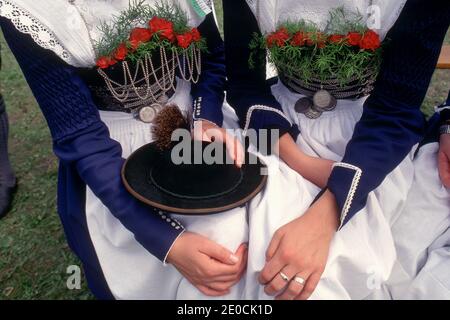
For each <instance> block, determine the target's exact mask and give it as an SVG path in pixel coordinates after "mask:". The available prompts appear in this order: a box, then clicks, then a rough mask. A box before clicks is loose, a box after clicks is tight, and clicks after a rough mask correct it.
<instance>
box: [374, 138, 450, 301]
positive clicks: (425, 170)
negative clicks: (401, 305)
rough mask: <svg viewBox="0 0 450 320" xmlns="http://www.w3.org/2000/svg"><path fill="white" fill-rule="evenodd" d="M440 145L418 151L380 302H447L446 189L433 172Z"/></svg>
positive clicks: (449, 216) (449, 220) (449, 238)
mask: <svg viewBox="0 0 450 320" xmlns="http://www.w3.org/2000/svg"><path fill="white" fill-rule="evenodd" d="M438 150H439V144H438V143H430V144H427V145H425V146H423V147H421V148H420V150H419V151H418V153H417V156H416V158H415V159H414V165H415V172H414V183H413V186H412V188H411V191H410V193H409V195H408V201H407V205H406V207H405V209H404V211H403V213H402V214H401V216H400V217H399V218H398V219H397V221H396V222H395V223H394V225H393V227H392V232H393V234H394V240H395V244H396V247H397V252H398V261H397V263H396V265H395V268H394V271H393V273H392V276H391V278H390V279H389V281H388V283H387V284H386V285H385V286H384V289H385V290H384V296H383V298H387V297H391V298H393V299H433V300H434V299H445V300H449V299H450V190H449V189H447V188H445V187H444V186H443V184H442V182H441V180H440V178H439V173H438V170H437V154H438Z"/></svg>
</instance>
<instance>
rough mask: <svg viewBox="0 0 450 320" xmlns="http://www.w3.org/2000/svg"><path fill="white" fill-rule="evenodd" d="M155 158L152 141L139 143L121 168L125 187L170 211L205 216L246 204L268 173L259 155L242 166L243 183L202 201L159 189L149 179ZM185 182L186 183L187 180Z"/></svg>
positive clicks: (155, 205) (159, 207)
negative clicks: (223, 193) (250, 162)
mask: <svg viewBox="0 0 450 320" xmlns="http://www.w3.org/2000/svg"><path fill="white" fill-rule="evenodd" d="M246 153H247V152H246ZM157 159H159V155H158V152H157V151H156V148H155V147H154V145H153V144H151V143H150V144H147V145H144V146H142V147H141V148H139V149H138V150H136V151H135V152H133V153H132V154H131V155H130V156H129V157H128V159H127V160H126V161H125V163H124V165H123V167H122V180H123V183H124V185H125V188H126V189H127V190H128V192H130V194H131V195H133V196H134V197H135V198H136V199H138V200H140V201H142V202H143V203H145V204H147V205H149V206H152V207H155V208H158V209H161V210H164V211H167V212H171V213H177V214H183V215H206V214H214V213H219V212H223V211H227V210H231V209H234V208H236V207H240V206H243V205H245V204H246V203H247V202H248V201H250V200H251V199H252V198H253V197H255V196H256V195H257V194H258V193H259V192H260V191H261V190H262V188H263V187H264V185H265V183H266V182H267V175H263V174H261V172H262V170H263V169H264V168H266V165H265V164H264V163H263V162H262V161H261V160H260V159H259V158H258V159H257V163H255V164H244V165H243V166H242V168H241V170H242V173H243V178H242V182H241V183H240V184H239V185H238V186H237V187H236V188H235V189H234V190H232V191H230V192H229V193H227V194H225V195H220V196H218V197H211V198H208V199H202V200H198V199H186V198H180V197H177V196H174V195H171V194H169V193H166V192H164V191H162V190H161V189H159V188H158V187H156V186H155V185H153V184H152V183H151V182H150V179H148V175H149V172H150V170H151V168H152V166H153V165H154V164H155V161H156V160H157ZM246 159H248V154H246ZM211 180H212V183H214V177H211ZM186 183H189V182H188V181H186ZM217 183H220V179H217Z"/></svg>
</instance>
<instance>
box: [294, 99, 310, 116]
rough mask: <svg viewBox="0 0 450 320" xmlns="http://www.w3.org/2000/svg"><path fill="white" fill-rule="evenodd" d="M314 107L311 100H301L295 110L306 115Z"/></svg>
mask: <svg viewBox="0 0 450 320" xmlns="http://www.w3.org/2000/svg"><path fill="white" fill-rule="evenodd" d="M312 106H313V103H312V101H311V99H310V98H306V97H305V98H300V99H298V101H297V102H296V103H295V107H294V110H295V112H297V113H305V112H306V111H308V110H309V109H310V108H311V107H312Z"/></svg>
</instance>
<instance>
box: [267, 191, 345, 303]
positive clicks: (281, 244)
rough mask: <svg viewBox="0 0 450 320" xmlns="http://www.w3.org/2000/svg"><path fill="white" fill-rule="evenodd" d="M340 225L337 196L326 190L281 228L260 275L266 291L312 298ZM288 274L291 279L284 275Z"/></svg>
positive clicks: (293, 297) (283, 296)
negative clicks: (305, 210) (303, 212)
mask: <svg viewBox="0 0 450 320" xmlns="http://www.w3.org/2000/svg"><path fill="white" fill-rule="evenodd" d="M338 226H339V219H338V208H337V205H336V200H335V198H334V195H333V194H332V193H331V192H330V191H326V192H325V193H324V194H323V195H322V197H321V198H320V199H319V200H318V201H317V202H316V203H315V204H314V205H313V206H311V208H310V209H309V210H308V211H307V212H306V213H305V214H304V215H303V216H301V217H300V218H298V219H296V220H294V221H292V222H290V223H288V224H286V225H284V226H283V227H281V228H280V229H278V231H277V232H276V233H275V235H274V236H273V238H272V241H271V243H270V245H269V248H268V249H267V252H266V261H267V262H266V265H265V267H264V269H263V270H262V271H261V273H260V277H259V281H260V283H261V284H263V285H265V292H266V293H267V294H269V295H277V299H283V300H293V299H296V300H306V299H308V298H309V297H310V296H311V294H312V293H313V292H314V290H315V288H316V286H317V284H318V283H319V280H320V277H321V275H322V273H323V271H324V270H325V266H326V263H327V259H328V251H329V247H330V243H331V240H332V239H333V236H334V234H335V232H336V230H337V228H338ZM281 273H282V274H283V276H281ZM284 276H286V277H287V278H288V279H283V277H284ZM296 277H299V278H297V280H298V281H295V278H296ZM301 279H303V280H304V281H302V280H301ZM301 282H304V283H301Z"/></svg>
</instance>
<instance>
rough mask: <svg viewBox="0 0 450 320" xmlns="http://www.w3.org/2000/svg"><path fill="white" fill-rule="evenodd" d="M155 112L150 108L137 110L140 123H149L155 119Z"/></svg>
mask: <svg viewBox="0 0 450 320" xmlns="http://www.w3.org/2000/svg"><path fill="white" fill-rule="evenodd" d="M155 116H156V111H155V109H154V108H152V107H143V108H142V109H141V110H139V119H140V120H141V121H142V122H145V123H150V122H152V121H153V119H155Z"/></svg>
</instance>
